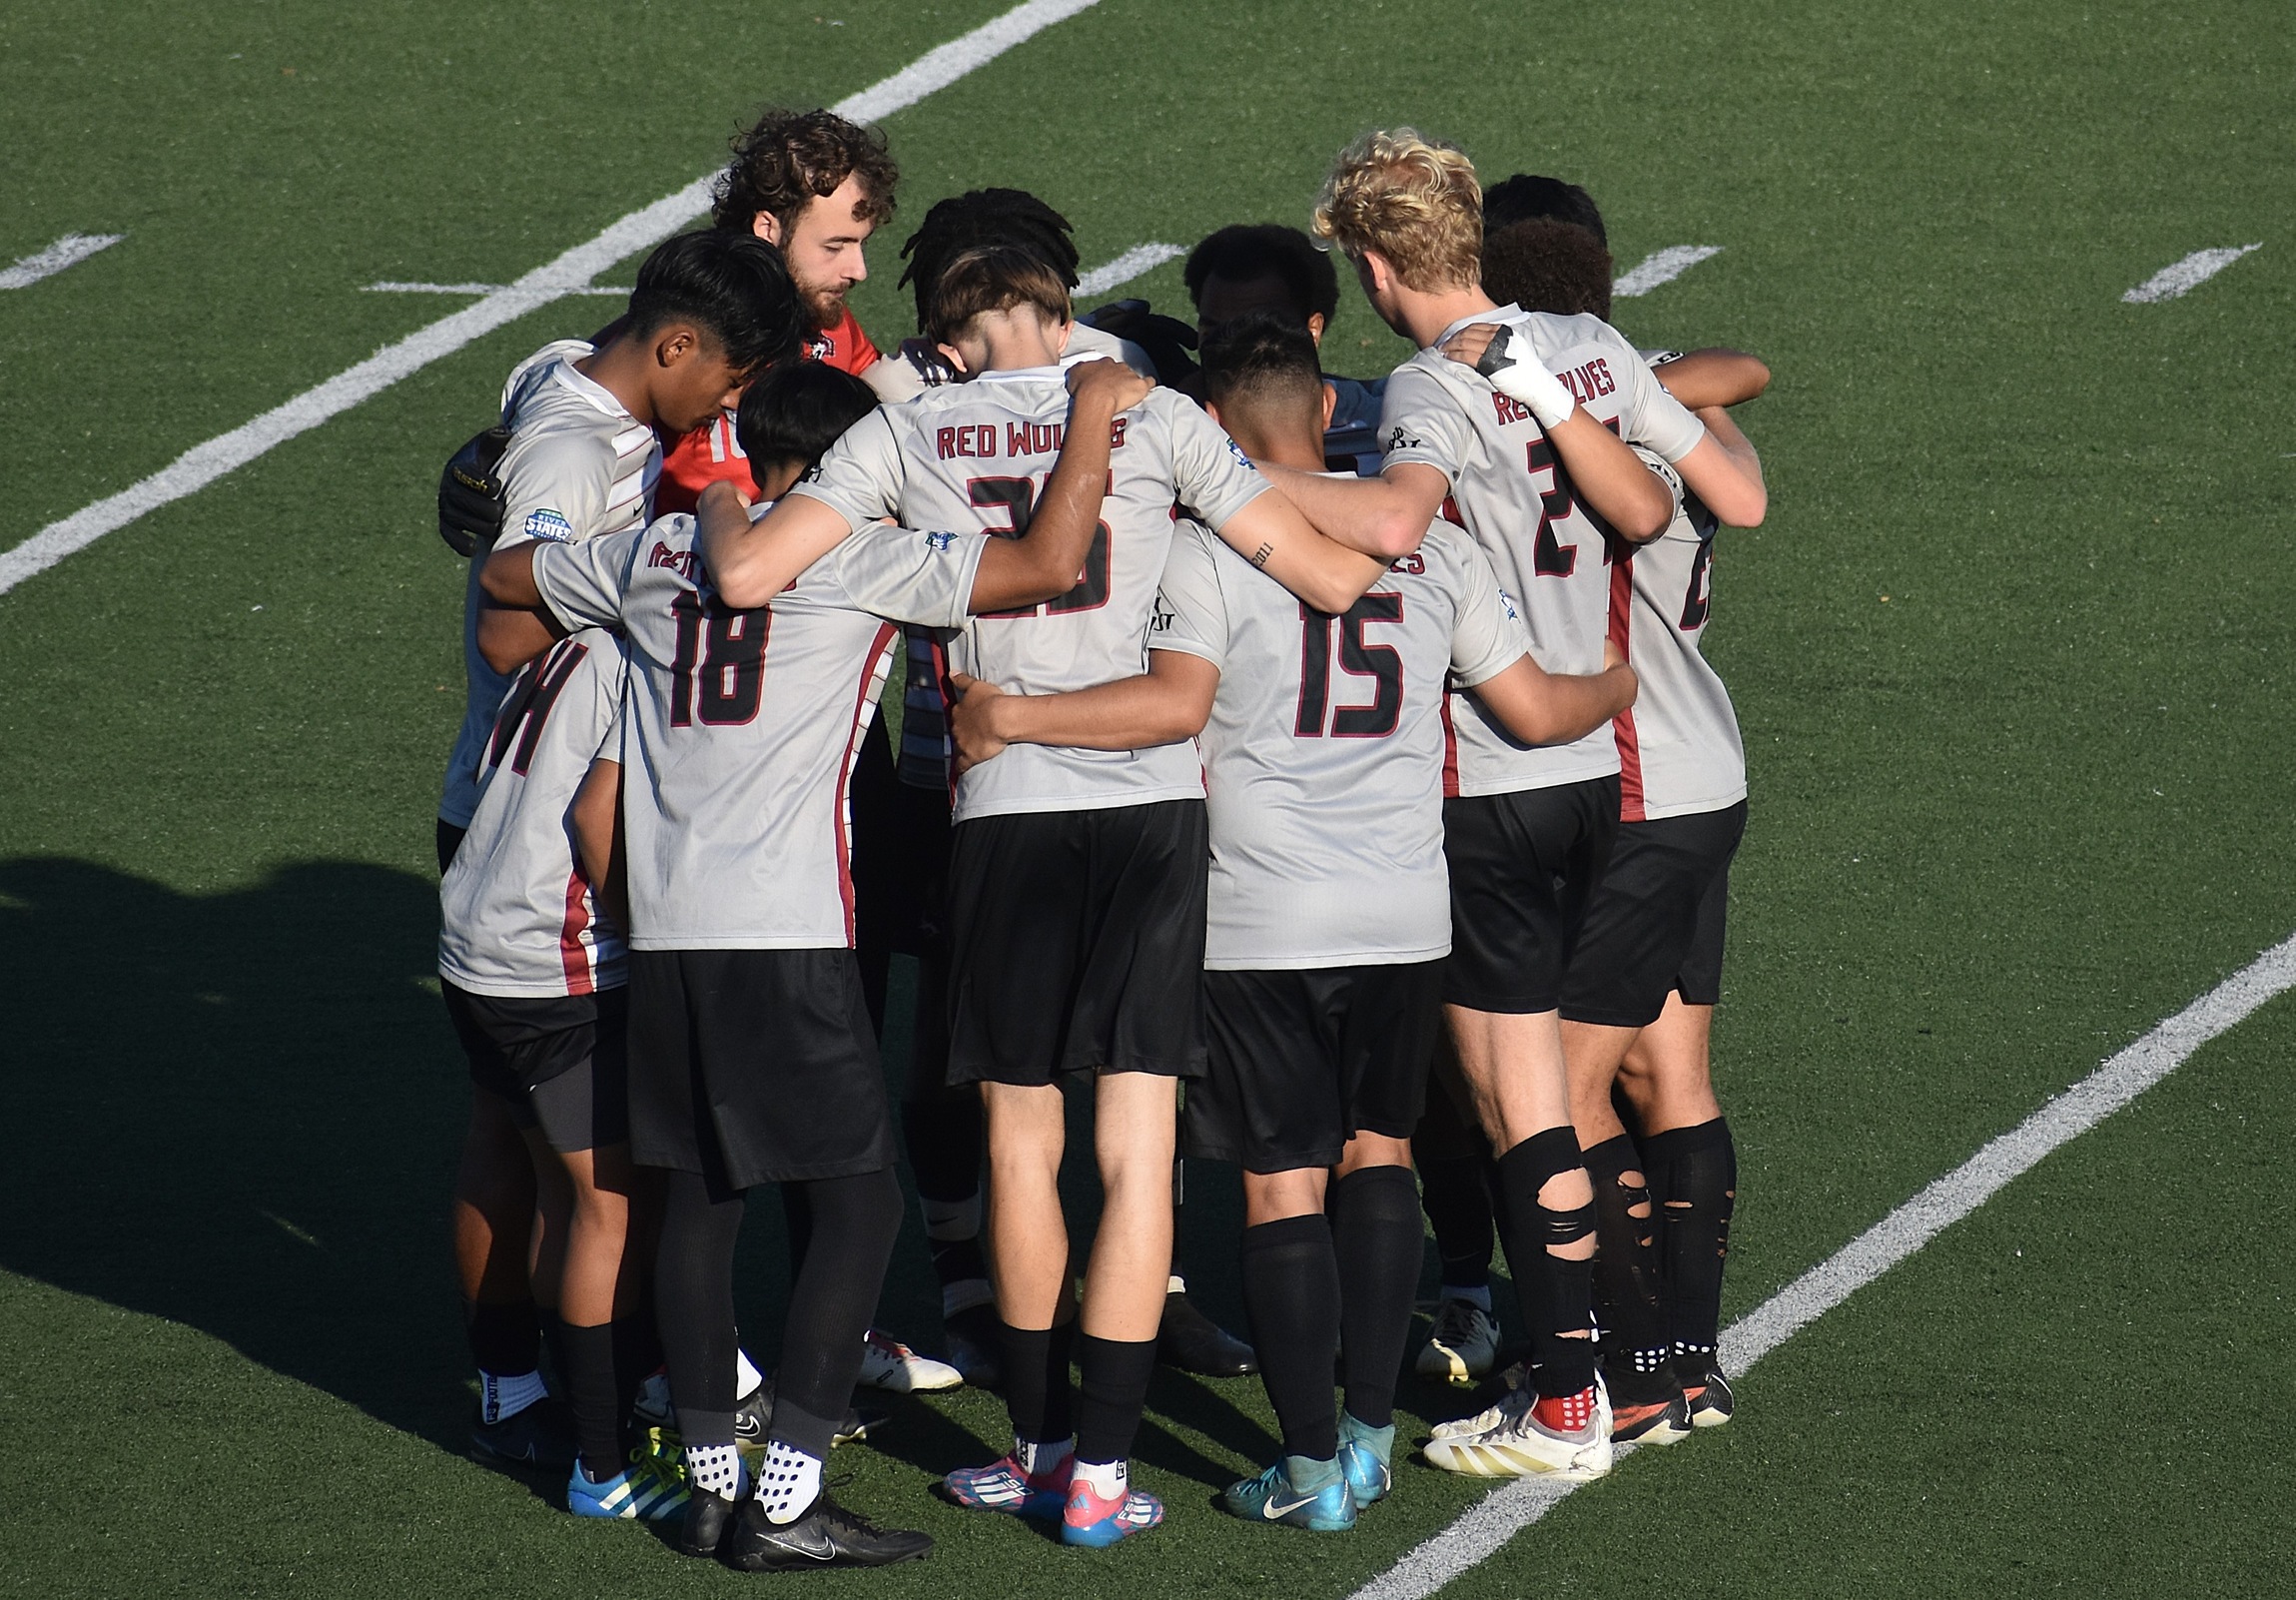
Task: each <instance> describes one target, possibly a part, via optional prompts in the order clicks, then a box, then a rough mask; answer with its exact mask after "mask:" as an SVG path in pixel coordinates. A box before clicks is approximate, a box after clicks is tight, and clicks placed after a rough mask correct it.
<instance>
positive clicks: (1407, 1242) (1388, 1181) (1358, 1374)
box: [1245, 1167, 1490, 1428]
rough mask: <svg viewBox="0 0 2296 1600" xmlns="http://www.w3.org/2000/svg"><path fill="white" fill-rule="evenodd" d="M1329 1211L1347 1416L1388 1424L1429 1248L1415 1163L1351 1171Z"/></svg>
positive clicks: (1334, 1190)
mask: <svg viewBox="0 0 2296 1600" xmlns="http://www.w3.org/2000/svg"><path fill="white" fill-rule="evenodd" d="M1330 1212H1331V1242H1332V1245H1333V1248H1334V1251H1335V1253H1336V1254H1337V1256H1338V1261H1339V1306H1340V1329H1341V1338H1340V1345H1341V1348H1342V1349H1343V1350H1344V1351H1345V1357H1344V1359H1343V1360H1342V1362H1341V1366H1342V1370H1343V1376H1344V1379H1345V1383H1346V1393H1347V1414H1348V1415H1349V1416H1351V1417H1353V1418H1354V1419H1355V1420H1356V1421H1358V1422H1360V1423H1362V1424H1363V1425H1364V1426H1366V1427H1373V1428H1383V1427H1387V1426H1389V1425H1390V1424H1392V1423H1393V1422H1394V1420H1395V1382H1396V1379H1397V1377H1398V1376H1399V1375H1400V1373H1401V1372H1402V1369H1403V1354H1404V1352H1405V1351H1406V1350H1407V1349H1409V1348H1410V1344H1411V1296H1412V1294H1413V1293H1414V1292H1415V1291H1416V1290H1417V1289H1418V1287H1419V1260H1420V1256H1421V1255H1422V1253H1423V1252H1424V1251H1425V1248H1426V1235H1425V1234H1424V1233H1423V1232H1421V1231H1420V1227H1419V1192H1418V1189H1417V1187H1416V1186H1415V1185H1414V1184H1413V1183H1412V1182H1411V1169H1409V1168H1408V1167H1365V1168H1362V1169H1360V1170H1359V1171H1356V1172H1352V1173H1349V1174H1348V1175H1347V1176H1346V1177H1345V1178H1342V1179H1341V1180H1339V1182H1338V1183H1336V1184H1334V1185H1332V1186H1331V1206H1330ZM1245 1236H1246V1237H1249V1236H1250V1235H1248V1234H1246V1235H1245ZM1489 1253H1490V1251H1489V1249H1488V1247H1486V1248H1485V1250H1484V1254H1485V1256H1486V1257H1487V1256H1488V1255H1489ZM1462 1286H1465V1285H1462ZM1262 1347H1263V1348H1264V1346H1262Z"/></svg>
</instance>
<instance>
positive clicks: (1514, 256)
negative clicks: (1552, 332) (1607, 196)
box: [1483, 217, 1611, 323]
mask: <svg viewBox="0 0 2296 1600" xmlns="http://www.w3.org/2000/svg"><path fill="white" fill-rule="evenodd" d="M1610 292H1611V256H1610V252H1609V251H1607V250H1605V249H1604V248H1603V243H1602V241H1601V240H1599V239H1597V238H1595V236H1594V235H1593V234H1591V233H1589V232H1588V231H1587V230H1586V229H1584V228H1581V227H1580V226H1579V225H1578V224H1577V223H1567V222H1556V221H1555V220H1553V219H1552V218H1548V217H1537V218H1533V219H1532V220H1531V221H1529V222H1519V223H1509V224H1508V225H1507V226H1506V227H1504V228H1501V229H1499V230H1498V231H1497V232H1495V233H1491V234H1487V235H1485V236H1484V238H1483V293H1484V294H1486V295H1488V296H1490V297H1491V298H1492V299H1493V300H1495V301H1497V302H1498V303H1499V304H1500V305H1502V306H1504V305H1506V304H1508V303H1509V302H1512V303H1513V304H1515V305H1517V306H1520V307H1522V308H1523V310H1525V311H1534V312H1553V313H1554V314H1556V315H1557V316H1559V317H1580V316H1589V315H1591V316H1595V317H1600V318H1601V319H1602V320H1603V321H1604V322H1606V323H1607V322H1609V321H1610Z"/></svg>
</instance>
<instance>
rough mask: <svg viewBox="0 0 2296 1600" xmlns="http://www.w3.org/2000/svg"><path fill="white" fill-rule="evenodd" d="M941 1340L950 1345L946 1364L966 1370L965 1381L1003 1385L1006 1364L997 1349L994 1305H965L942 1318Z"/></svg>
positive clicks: (982, 1386)
mask: <svg viewBox="0 0 2296 1600" xmlns="http://www.w3.org/2000/svg"><path fill="white" fill-rule="evenodd" d="M941 1327H942V1335H941V1341H942V1342H943V1343H944V1344H946V1345H948V1346H949V1364H950V1365H951V1366H953V1367H955V1368H956V1369H957V1370H958V1371H960V1372H962V1373H964V1374H965V1381H966V1382H967V1383H969V1384H971V1385H972V1386H973V1387H974V1388H977V1389H1001V1388H1003V1387H1004V1386H1005V1366H1004V1360H1003V1357H1002V1355H1001V1353H1000V1351H999V1348H998V1346H999V1344H1000V1343H1001V1342H1002V1335H1000V1334H999V1333H998V1331H997V1307H996V1306H995V1305H994V1304H993V1303H992V1304H988V1305H974V1306H968V1307H967V1308H966V1309H964V1310H962V1311H959V1312H957V1313H956V1314H955V1315H954V1316H948V1317H944V1318H942V1322H941Z"/></svg>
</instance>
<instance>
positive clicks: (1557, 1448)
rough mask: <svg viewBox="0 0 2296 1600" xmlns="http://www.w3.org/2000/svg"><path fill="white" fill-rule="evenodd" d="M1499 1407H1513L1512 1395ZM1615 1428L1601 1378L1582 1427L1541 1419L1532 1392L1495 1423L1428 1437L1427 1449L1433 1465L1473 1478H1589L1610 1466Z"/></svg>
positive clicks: (1595, 1387) (1572, 1479) (1427, 1454)
mask: <svg viewBox="0 0 2296 1600" xmlns="http://www.w3.org/2000/svg"><path fill="white" fill-rule="evenodd" d="M1518 1392H1519V1393H1523V1394H1528V1392H1529V1391H1527V1390H1523V1391H1518ZM1513 1398H1514V1396H1509V1400H1512V1399H1513ZM1494 1409H1498V1410H1502V1411H1504V1410H1506V1409H1509V1407H1508V1401H1505V1400H1503V1401H1501V1402H1500V1405H1499V1406H1497V1407H1494ZM1610 1430H1611V1409H1610V1396H1609V1394H1607V1393H1606V1392H1605V1391H1604V1389H1603V1386H1602V1384H1601V1382H1600V1381H1597V1382H1596V1384H1595V1386H1594V1404H1593V1406H1592V1407H1591V1409H1590V1411H1589V1414H1588V1417H1587V1421H1586V1424H1585V1426H1583V1427H1578V1428H1571V1429H1567V1430H1566V1429H1562V1428H1554V1427H1549V1426H1548V1425H1547V1424H1546V1423H1544V1422H1542V1421H1540V1420H1539V1417H1538V1412H1537V1408H1536V1404H1535V1397H1533V1398H1532V1399H1531V1400H1530V1401H1527V1402H1524V1403H1522V1404H1521V1408H1520V1410H1519V1411H1518V1412H1516V1413H1515V1414H1513V1415H1505V1416H1502V1418H1501V1420H1500V1421H1498V1422H1497V1423H1496V1424H1494V1425H1492V1426H1490V1427H1486V1428H1480V1429H1476V1430H1472V1431H1462V1432H1456V1433H1449V1434H1443V1435H1440V1436H1438V1437H1436V1438H1432V1439H1429V1440H1428V1441H1427V1448H1426V1450H1425V1452H1424V1453H1425V1455H1426V1457H1427V1460H1428V1461H1429V1463H1431V1464H1432V1465H1435V1466H1439V1467H1441V1468H1442V1469H1443V1470H1444V1471H1446V1472H1459V1473H1463V1474H1465V1475H1466V1476H1468V1477H1472V1478H1530V1477H1546V1478H1555V1479H1559V1480H1561V1481H1563V1482H1567V1483H1585V1482H1588V1481H1590V1480H1591V1479H1594V1478H1599V1477H1601V1476H1602V1475H1603V1474H1604V1473H1606V1472H1608V1471H1609V1470H1610V1468H1611V1437H1610Z"/></svg>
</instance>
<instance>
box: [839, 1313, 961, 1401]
mask: <svg viewBox="0 0 2296 1600" xmlns="http://www.w3.org/2000/svg"><path fill="white" fill-rule="evenodd" d="M861 1382H862V1385H863V1386H864V1387H866V1388H872V1389H883V1390H885V1391H886V1392H887V1393H888V1394H925V1393H929V1392H931V1391H933V1390H936V1389H955V1388H962V1387H964V1384H965V1374H964V1373H962V1372H960V1371H958V1370H957V1369H956V1368H955V1367H953V1366H951V1365H950V1364H949V1363H948V1362H947V1361H936V1360H934V1359H933V1357H931V1356H930V1355H919V1354H918V1353H917V1352H916V1351H915V1350H913V1349H911V1348H909V1346H908V1345H906V1344H904V1343H902V1342H901V1341H900V1340H899V1339H897V1338H895V1337H894V1336H893V1335H892V1334H890V1333H887V1332H884V1331H882V1330H880V1329H878V1328H871V1329H870V1330H869V1331H868V1332H867V1333H864V1334H863V1335H862V1336H861Z"/></svg>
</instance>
